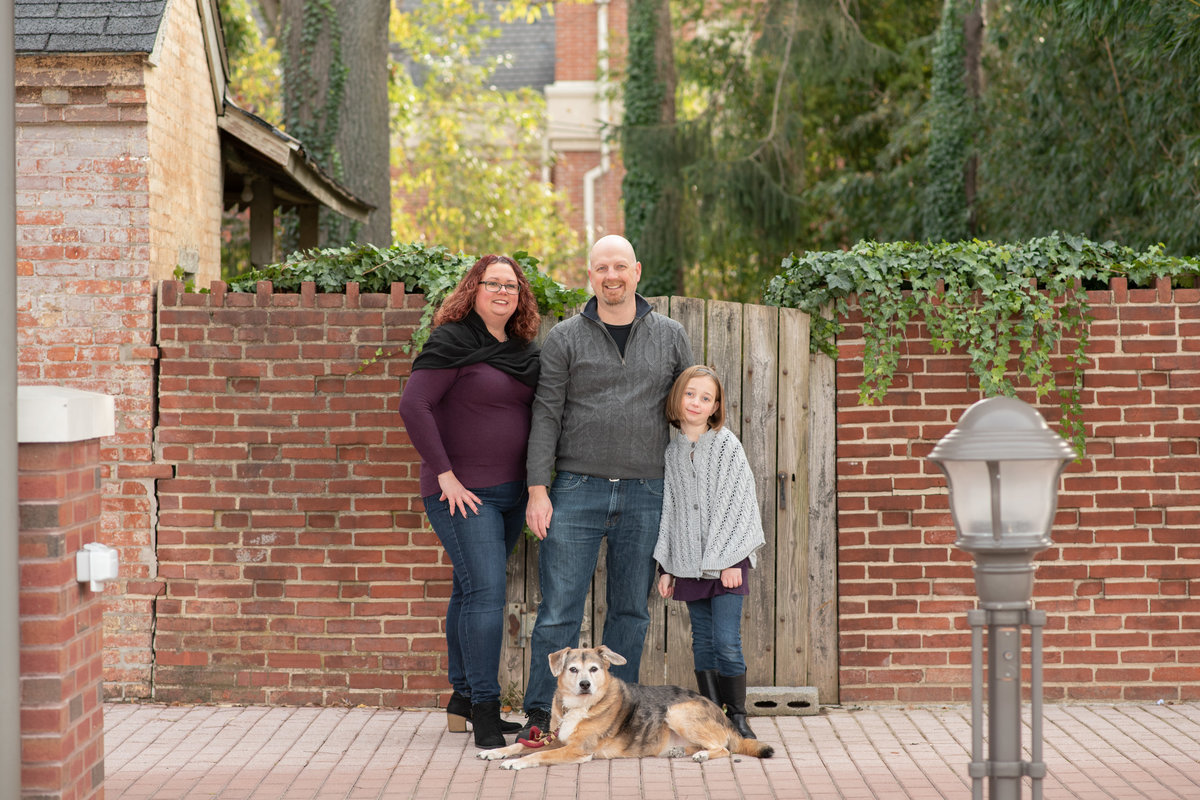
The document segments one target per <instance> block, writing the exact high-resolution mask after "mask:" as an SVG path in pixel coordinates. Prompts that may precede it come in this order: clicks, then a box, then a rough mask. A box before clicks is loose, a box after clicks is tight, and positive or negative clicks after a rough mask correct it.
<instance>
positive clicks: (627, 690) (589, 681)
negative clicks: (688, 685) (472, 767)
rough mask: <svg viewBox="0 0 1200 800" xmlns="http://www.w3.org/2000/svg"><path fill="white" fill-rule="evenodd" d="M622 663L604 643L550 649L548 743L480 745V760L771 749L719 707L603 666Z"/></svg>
mask: <svg viewBox="0 0 1200 800" xmlns="http://www.w3.org/2000/svg"><path fill="white" fill-rule="evenodd" d="M624 663H625V658H624V657H623V656H621V655H619V654H617V653H615V652H613V651H612V650H609V649H608V648H607V647H605V646H604V645H600V646H599V647H597V648H595V649H572V648H569V647H568V648H566V649H564V650H559V651H558V652H557V653H551V654H550V672H551V674H553V675H554V676H555V677H557V678H558V690H557V691H556V692H555V693H554V709H553V711H552V712H551V715H550V729H551V731H552V732H553V733H554V738H553V741H551V742H550V743H548V744H546V745H545V746H543V747H538V748H532V747H529V746H527V745H525V744H522V743H520V742H518V743H516V744H512V745H509V746H507V747H499V748H497V749H495V750H484V751H482V752H481V753H479V758H482V759H484V760H485V761H496V760H499V759H502V758H503V759H508V760H507V761H505V762H503V763H502V764H501V765H500V767H501V768H502V769H525V768H526V767H537V766H541V765H550V764H580V763H583V762H585V761H591V760H592V759H593V758H640V757H642V756H664V757H667V758H678V757H680V756H684V755H689V756H691V757H692V760H693V761H707V760H709V759H710V758H725V757H727V756H728V755H730V753H738V754H740V755H745V756H754V757H755V758H770V757H771V756H772V755H774V753H775V749H774V748H772V747H771V746H770V745H769V744H764V743H762V742H760V741H758V740H756V739H743V738H742V737H741V736H739V735H738V733H737V731H735V730H734V729H733V726H732V725H731V724H730V723H729V720H728V719H726V717H725V714H723V713H722V712H721V709H719V708H717V706H716V705H715V704H714V703H713V702H712V701H711V700H708V699H707V698H704V697H701V696H700V695H698V694H696V693H695V692H692V691H689V690H687V689H681V688H680V687H678V686H642V685H640V684H634V683H625V682H624V681H623V680H621V679H620V678H617V677H615V676H613V675H611V674H609V671H608V668H609V665H611V664H624Z"/></svg>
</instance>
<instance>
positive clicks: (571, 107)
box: [483, 0, 627, 245]
mask: <svg viewBox="0 0 1200 800" xmlns="http://www.w3.org/2000/svg"><path fill="white" fill-rule="evenodd" d="M490 5H491V12H492V15H493V18H494V19H496V20H498V18H499V12H498V11H497V10H496V6H498V5H501V4H499V3H491V4H490ZM626 17H627V10H626V0H592V2H584V3H557V4H555V7H554V14H553V15H550V14H543V15H542V16H541V17H540V18H539V19H538V20H536V21H534V22H532V23H526V22H524V21H517V22H513V23H507V24H505V23H500V22H498V21H497V22H495V24H496V26H497V27H498V29H499V30H500V35H499V36H498V37H496V38H495V39H491V40H489V41H488V42H487V43H486V45H485V47H484V51H483V55H484V56H487V57H494V56H498V55H507V56H508V57H509V62H510V67H508V68H504V69H499V70H497V71H496V72H495V73H493V75H492V82H493V84H494V85H495V86H496V87H497V88H499V89H506V90H511V89H519V88H525V87H528V88H532V89H536V90H537V91H540V92H541V93H542V94H543V95H544V96H545V98H546V112H547V116H548V123H549V124H548V128H547V134H546V146H545V152H546V154H547V157H548V158H549V160H551V161H552V166H551V168H550V171H549V175H548V176H547V178H548V179H549V181H550V182H551V183H552V184H554V186H555V188H557V189H559V190H560V191H562V192H564V193H565V194H566V196H567V198H568V199H569V200H570V202H571V209H570V212H569V214H568V217H567V221H568V223H569V224H570V226H571V228H573V229H574V230H575V231H576V232H577V233H578V234H579V237H580V240H581V241H584V242H585V243H587V244H588V245H590V244H591V243H592V242H594V241H595V240H596V239H598V238H600V237H601V236H604V235H605V234H609V233H623V232H624V230H625V218H624V215H623V213H622V211H621V180H622V178H623V177H624V174H625V170H624V168H623V167H622V165H621V163H620V159H619V157H618V156H617V154H616V153H615V152H613V151H612V150H611V148H610V145H609V143H608V142H606V137H607V136H611V135H612V133H613V129H614V126H615V125H617V124H619V122H620V116H621V108H620V103H619V101H614V100H613V99H611V97H610V95H611V94H612V92H611V91H610V89H611V88H612V87H610V86H608V85H606V83H605V77H606V73H607V72H610V70H609V69H608V67H609V64H608V61H609V60H611V61H612V67H619V66H620V64H621V63H622V62H623V61H624V52H625V41H626V35H625V23H626Z"/></svg>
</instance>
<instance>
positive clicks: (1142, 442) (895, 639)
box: [837, 279, 1200, 702]
mask: <svg viewBox="0 0 1200 800" xmlns="http://www.w3.org/2000/svg"><path fill="white" fill-rule="evenodd" d="M1089 298H1090V301H1091V303H1092V304H1093V306H1094V308H1093V311H1094V314H1095V317H1096V319H1095V322H1094V323H1093V325H1092V329H1091V335H1092V338H1091V341H1090V344H1089V348H1088V352H1089V354H1090V355H1091V357H1092V358H1093V359H1094V364H1093V365H1092V367H1091V368H1090V369H1089V371H1088V373H1087V377H1086V380H1085V389H1084V394H1083V403H1084V417H1085V424H1086V430H1087V454H1086V457H1085V458H1084V459H1083V461H1082V462H1081V463H1078V464H1073V465H1071V466H1070V467H1068V469H1067V470H1066V472H1065V473H1064V475H1063V479H1062V483H1061V489H1060V493H1059V510H1058V514H1057V516H1056V518H1055V523H1054V529H1053V534H1052V536H1053V545H1052V546H1051V547H1050V549H1049V550H1047V551H1046V552H1044V553H1043V554H1042V555H1041V556H1040V557H1039V558H1038V564H1039V567H1038V571H1037V578H1036V583H1035V589H1034V606H1035V607H1036V608H1041V609H1044V610H1045V611H1046V612H1047V614H1048V622H1047V626H1046V633H1045V647H1046V651H1045V660H1044V661H1045V681H1046V691H1045V696H1046V698H1047V699H1049V700H1085V701H1086V700H1106V701H1107V700H1138V701H1148V700H1159V699H1164V700H1196V699H1198V698H1200V449H1198V439H1200V290H1196V289H1175V290H1174V291H1172V290H1171V288H1170V286H1169V284H1168V283H1166V282H1160V283H1159V285H1158V288H1157V289H1146V290H1127V289H1126V286H1125V281H1124V279H1121V280H1117V281H1114V282H1113V286H1112V287H1111V291H1102V292H1091V293H1089ZM861 320H862V318H861V315H860V314H859V312H858V311H857V310H856V309H855V310H853V312H852V313H851V314H850V316H849V317H848V326H847V329H846V331H845V333H844V334H843V335H842V336H841V337H840V338H839V340H838V347H839V352H840V355H841V357H840V358H839V360H838V362H837V369H838V445H837V458H838V523H839V532H838V544H839V552H840V559H839V591H840V603H841V610H840V631H841V662H840V663H841V682H842V683H841V699H842V701H843V702H867V701H901V702H943V701H951V700H966V699H967V698H968V696H969V695H968V693H969V688H970V671H969V664H970V633H969V628H967V626H966V619H965V612H966V611H967V609H969V608H973V607H974V605H975V587H974V579H973V575H972V562H971V559H970V557H969V556H967V554H966V553H964V552H962V551H960V550H958V549H957V548H956V547H954V546H953V543H954V539H955V532H954V529H953V523H952V521H951V519H950V514H949V511H948V504H947V496H946V484H945V480H944V478H943V477H942V476H941V473H940V472H939V471H938V470H937V468H936V467H935V466H934V465H933V464H931V463H930V462H928V461H927V460H926V456H927V455H928V453H929V451H930V450H931V449H932V447H933V445H934V444H935V443H936V442H937V441H938V440H939V439H940V438H941V437H942V436H943V435H945V434H946V432H948V431H949V430H950V429H951V428H952V427H953V425H954V423H955V422H957V420H958V418H959V417H960V416H961V414H962V412H963V410H964V409H965V408H966V407H967V406H969V405H970V404H971V403H973V402H975V401H976V400H978V399H980V394H979V392H978V384H977V381H976V380H975V379H974V377H969V376H968V373H969V367H968V361H967V359H966V358H965V357H963V356H961V355H938V354H934V353H933V351H932V348H931V347H930V345H929V339H928V332H927V331H926V329H925V328H924V326H923V325H922V324H920V323H914V324H912V325H910V326H909V329H908V330H907V331H906V335H905V341H904V344H903V345H902V351H901V353H902V356H901V363H900V371H899V372H900V374H898V375H897V380H896V382H895V386H894V388H893V389H892V391H891V392H889V394H888V395H887V397H886V398H885V401H884V402H883V403H882V404H880V405H876V406H860V405H859V404H858V385H859V383H860V382H861V380H862V374H863V364H862V353H863V346H862V344H863V343H862V326H861ZM1022 399H1025V400H1027V401H1028V402H1031V403H1034V405H1035V407H1037V408H1038V410H1039V411H1041V413H1042V414H1043V415H1044V416H1045V417H1046V419H1047V421H1048V422H1049V423H1050V424H1051V426H1054V425H1055V424H1056V422H1057V420H1058V419H1059V417H1060V413H1059V410H1058V407H1057V405H1056V404H1055V403H1054V402H1053V401H1050V402H1045V401H1043V402H1036V401H1035V399H1034V397H1033V396H1032V392H1028V393H1025V394H1023V396H1022ZM1028 652H1029V651H1028V647H1026V649H1025V656H1026V658H1027V657H1028ZM1026 685H1027V684H1026Z"/></svg>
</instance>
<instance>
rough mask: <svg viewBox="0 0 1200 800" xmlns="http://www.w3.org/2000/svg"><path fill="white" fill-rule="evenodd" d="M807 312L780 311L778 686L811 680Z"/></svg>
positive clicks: (788, 309) (777, 588)
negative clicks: (809, 638) (809, 636)
mask: <svg viewBox="0 0 1200 800" xmlns="http://www.w3.org/2000/svg"><path fill="white" fill-rule="evenodd" d="M808 338H809V330H808V315H806V314H804V313H802V312H799V311H796V310H795V309H790V308H783V309H780V312H779V362H778V369H779V437H778V448H779V466H778V469H779V480H780V482H781V485H778V486H777V487H776V488H777V491H779V492H780V493H781V495H780V501H779V504H778V505H779V511H778V514H779V518H778V527H777V530H778V535H779V539H778V548H777V553H776V557H777V561H776V570H775V576H776V586H775V599H776V603H777V608H776V627H775V639H776V645H777V647H778V650H777V651H776V656H775V680H776V685H777V686H808V685H809V683H808V681H809V675H808V673H809V662H808V659H809V645H808V634H809V624H808V617H809V597H808V583H809V579H808V575H809V570H810V565H809V563H808V557H809V549H808V403H809V387H808V364H809V352H808Z"/></svg>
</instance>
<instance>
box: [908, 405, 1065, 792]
mask: <svg viewBox="0 0 1200 800" xmlns="http://www.w3.org/2000/svg"><path fill="white" fill-rule="evenodd" d="M1075 458H1076V453H1075V450H1074V449H1072V447H1071V446H1070V445H1069V444H1067V442H1066V441H1065V440H1064V439H1063V438H1062V437H1061V436H1059V435H1058V434H1057V433H1055V432H1054V431H1052V430H1050V429H1049V427H1047V425H1046V420H1045V419H1043V418H1042V415H1041V414H1039V413H1038V412H1037V410H1036V409H1034V408H1033V407H1032V406H1030V405H1028V404H1027V403H1024V402H1022V401H1020V400H1017V399H1015V398H1012V397H989V398H987V399H986V400H980V401H979V402H978V403H975V404H974V405H972V406H971V407H970V408H968V409H967V410H966V411H965V412H963V415H962V418H961V419H959V421H958V425H956V426H955V428H954V430H952V431H950V433H948V434H946V435H945V436H944V437H943V438H942V440H941V441H940V442H938V443H937V445H936V446H935V447H934V448H933V450H932V451H931V452H930V453H929V460H930V461H932V462H933V463H935V464H937V466H938V467H939V468H940V469H941V470H942V472H943V473H944V474H945V476H946V484H947V486H948V487H949V492H950V513H951V515H952V516H953V518H954V527H955V530H957V531H958V539H957V540H956V541H955V544H956V545H958V546H959V547H961V548H962V549H963V550H966V551H967V552H968V553H970V554H971V555H972V556H973V557H974V559H975V590H976V592H977V593H978V595H979V606H980V607H979V608H976V609H973V610H971V611H968V612H967V622H968V624H969V625H970V626H971V726H972V741H971V764H970V766H969V769H968V773H969V774H970V776H971V779H972V780H971V796H972V798H974V800H982V798H983V779H984V778H985V777H986V778H987V779H988V797H989V798H990V800H1019V798H1020V796H1021V778H1022V777H1023V776H1025V775H1028V776H1029V777H1030V778H1031V779H1032V781H1033V797H1034V798H1035V800H1040V798H1041V796H1042V778H1043V777H1044V776H1045V774H1046V765H1045V764H1044V763H1043V762H1042V627H1043V626H1044V625H1045V622H1046V612H1044V611H1034V610H1032V609H1031V607H1030V601H1031V599H1032V598H1033V572H1034V563H1033V559H1034V557H1036V556H1037V554H1038V553H1040V552H1041V551H1043V550H1045V549H1046V548H1047V547H1049V546H1050V526H1051V524H1052V523H1053V521H1054V511H1055V508H1057V506H1058V478H1059V475H1061V474H1062V471H1063V469H1064V468H1065V467H1066V465H1067V464H1068V463H1070V462H1071V461H1073V460H1074V459H1075ZM1022 625H1027V626H1029V628H1030V642H1031V649H1032V653H1031V658H1030V672H1031V687H1030V688H1031V708H1030V710H1031V724H1030V728H1031V742H1030V755H1031V756H1032V758H1031V760H1030V761H1023V760H1022V759H1021V626H1022ZM985 626H986V627H987V632H988V646H987V653H988V759H987V761H983V760H982V751H983V719H982V717H983V707H982V694H983V658H982V650H983V628H984V627H985Z"/></svg>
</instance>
